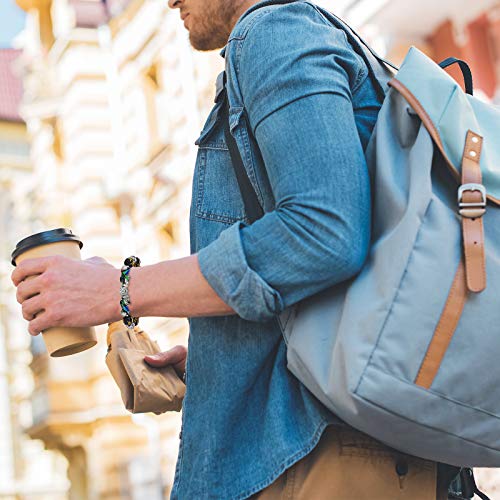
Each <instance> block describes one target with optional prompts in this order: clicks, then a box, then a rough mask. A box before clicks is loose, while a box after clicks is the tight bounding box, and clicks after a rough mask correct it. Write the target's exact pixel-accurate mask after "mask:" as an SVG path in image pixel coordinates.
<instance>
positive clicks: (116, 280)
mask: <svg viewBox="0 0 500 500" xmlns="http://www.w3.org/2000/svg"><path fill="white" fill-rule="evenodd" d="M120 275H121V271H120V269H113V270H112V272H110V283H109V285H108V288H109V297H110V298H109V300H108V301H107V304H108V308H107V309H108V310H107V313H106V316H107V318H108V320H107V322H108V323H114V322H115V321H120V320H121V319H122V315H121V307H120V299H121V297H120Z"/></svg>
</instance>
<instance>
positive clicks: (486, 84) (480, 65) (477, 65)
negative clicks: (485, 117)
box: [427, 7, 500, 98]
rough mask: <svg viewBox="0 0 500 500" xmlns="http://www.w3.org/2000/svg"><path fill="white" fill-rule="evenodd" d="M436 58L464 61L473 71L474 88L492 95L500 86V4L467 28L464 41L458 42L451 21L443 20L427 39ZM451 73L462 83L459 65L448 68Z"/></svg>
mask: <svg viewBox="0 0 500 500" xmlns="http://www.w3.org/2000/svg"><path fill="white" fill-rule="evenodd" d="M427 41H428V43H429V44H430V46H431V47H432V52H433V54H434V58H435V60H436V61H442V60H443V59H446V58H447V57H451V56H454V57H458V58H459V59H463V60H465V61H466V62H467V63H468V64H469V66H470V67H471V70H472V75H473V79H474V88H475V89H480V90H482V91H483V92H484V93H485V94H486V95H487V96H488V97H489V98H492V97H493V96H494V95H495V92H496V89H497V88H498V86H499V83H500V79H499V76H500V75H499V63H500V7H499V8H496V9H493V10H492V11H491V12H487V13H483V14H482V15H481V16H479V17H478V18H476V19H474V20H473V21H471V22H470V23H469V24H467V26H466V27H465V43H463V44H459V43H458V41H457V36H456V33H455V27H454V25H453V23H452V21H450V20H447V21H445V22H444V23H442V24H441V25H440V26H438V28H437V29H436V30H434V32H433V33H432V34H431V35H430V36H429V37H428V38H427ZM448 71H449V73H450V75H451V76H453V78H455V79H456V80H457V81H458V82H460V83H461V84H463V78H462V73H461V72H460V69H459V68H458V67H456V65H455V66H453V67H451V68H449V70H448Z"/></svg>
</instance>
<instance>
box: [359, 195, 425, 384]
mask: <svg viewBox="0 0 500 500" xmlns="http://www.w3.org/2000/svg"><path fill="white" fill-rule="evenodd" d="M432 201H433V200H432V198H431V199H430V200H429V203H428V204H427V207H426V208H425V211H424V215H423V216H422V220H421V222H420V226H419V228H418V230H417V233H416V235H415V239H414V240H413V245H412V248H411V251H410V255H409V256H408V260H407V261H406V265H405V268H404V271H403V272H402V274H401V279H400V280H399V283H398V287H397V288H396V291H395V292H394V297H393V298H392V301H391V306H390V307H389V310H388V311H387V315H386V317H385V320H384V322H383V324H382V327H381V328H380V331H379V333H378V335H377V341H376V342H375V345H374V346H373V349H372V352H371V353H370V356H369V358H368V360H367V362H366V365H365V367H364V369H363V373H362V374H361V376H360V377H359V380H358V383H357V385H356V388H355V389H354V393H357V392H358V390H359V386H360V385H361V382H362V381H363V378H364V377H365V375H366V371H367V370H368V367H369V366H370V365H371V362H372V359H373V356H374V354H375V351H376V350H377V348H378V345H379V343H380V339H381V337H382V333H383V332H384V329H385V326H386V324H387V322H388V321H389V318H390V317H391V313H392V310H393V308H394V304H395V302H396V300H397V298H398V295H399V293H400V290H401V284H402V283H403V280H404V278H405V277H406V274H407V272H408V267H409V265H410V261H411V258H412V256H413V252H414V251H415V245H416V242H417V240H418V237H419V235H420V232H421V230H422V225H423V223H424V220H425V218H426V216H427V213H428V212H429V209H430V207H431V205H432ZM391 376H392V375H391Z"/></svg>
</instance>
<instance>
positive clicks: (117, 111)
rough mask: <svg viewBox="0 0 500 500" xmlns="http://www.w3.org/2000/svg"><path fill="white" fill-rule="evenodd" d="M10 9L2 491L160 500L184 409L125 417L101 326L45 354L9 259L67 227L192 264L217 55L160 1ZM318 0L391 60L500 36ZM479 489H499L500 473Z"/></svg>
mask: <svg viewBox="0 0 500 500" xmlns="http://www.w3.org/2000/svg"><path fill="white" fill-rule="evenodd" d="M11 1H14V0H11ZM15 1H17V3H18V4H19V5H20V6H21V7H22V8H23V9H24V10H25V11H26V12H27V23H26V29H25V32H24V34H23V36H22V38H21V39H22V44H23V52H22V54H16V55H15V56H16V57H15V58H12V59H9V62H8V63H9V65H11V66H12V65H13V66H15V68H16V70H17V71H20V72H22V74H23V80H24V86H25V94H24V99H23V102H22V105H21V116H22V118H23V119H24V121H25V122H26V125H24V124H23V123H22V122H21V121H20V117H19V115H16V118H15V120H12V119H11V118H6V117H5V116H4V117H2V116H1V112H0V189H1V190H2V193H1V194H2V197H1V198H0V217H1V219H0V231H1V232H0V236H1V238H2V242H3V245H2V247H1V248H2V259H1V266H2V267H1V269H2V272H1V275H0V279H1V282H0V284H1V293H2V297H1V300H0V306H1V309H0V314H1V316H0V320H1V321H0V498H9V499H10V498H23V499H24V498H25V499H37V500H38V499H47V500H49V499H50V500H59V499H61V500H62V499H65V498H72V499H77V500H87V499H89V500H97V499H104V498H106V499H107V498H109V499H115V498H116V499H118V498H120V499H121V498H123V499H129V498H130V499H141V500H142V499H143V498H148V499H153V500H154V499H160V498H164V497H167V496H168V494H169V491H170V487H171V484H172V479H173V475H174V466H175V460H176V456H177V447H178V432H179V424H180V415H179V414H172V415H162V416H156V415H139V416H134V417H132V416H131V415H130V414H128V413H127V412H126V411H125V410H124V409H123V405H122V403H121V400H120V396H119V392H118V390H117V388H116V387H115V386H114V383H113V381H112V379H111V377H110V376H109V374H108V372H107V369H106V366H105V364H104V355H105V351H106V346H105V341H104V339H105V327H99V328H98V336H99V339H100V343H99V344H98V346H96V347H94V348H93V349H91V350H89V351H87V352H84V353H81V354H78V355H74V356H71V357H69V358H67V359H65V358H58V359H52V358H48V357H47V355H46V353H45V350H44V346H43V342H42V339H41V338H40V337H35V338H34V339H32V342H31V344H30V340H31V339H30V338H29V336H28V334H27V329H26V322H25V321H24V320H23V319H22V317H21V313H20V306H19V304H17V302H16V301H15V290H14V288H13V286H12V284H11V283H10V278H9V276H10V273H11V271H12V267H11V265H10V262H9V261H10V259H9V253H10V251H11V249H12V247H13V246H14V244H15V243H16V241H17V240H18V239H20V238H22V237H24V236H26V235H28V234H30V233H32V232H36V231H40V230H44V229H50V228H55V227H70V228H72V229H73V230H74V232H75V233H76V234H78V235H79V236H80V237H81V238H82V239H83V242H84V247H83V251H82V256H83V258H88V257H91V256H93V255H100V256H103V257H105V258H107V259H108V260H109V261H110V262H112V263H113V264H114V265H116V266H119V265H121V262H122V260H123V258H124V257H125V256H127V255H129V254H131V253H136V254H137V255H139V256H140V257H141V259H142V260H143V262H144V263H145V264H148V263H154V262H158V261H160V260H164V259H168V258H176V257H179V256H183V255H186V254H187V253H188V251H189V249H188V236H189V235H188V217H189V213H188V207H189V202H190V197H191V176H192V169H193V166H194V159H195V153H196V150H195V146H194V144H193V143H194V140H195V138H196V137H197V135H198V133H199V130H200V128H201V126H202V122H203V121H204V118H205V117H206V114H207V112H208V110H209V109H210V107H211V105H212V102H211V101H212V98H213V91H214V88H213V82H214V80H215V75H216V74H217V73H218V71H220V70H221V69H222V63H223V61H222V59H221V58H220V57H219V56H218V54H217V53H214V54H209V55H208V54H199V53H196V52H193V51H192V50H191V48H190V46H189V43H188V39H187V33H186V31H185V30H184V28H183V26H182V23H181V22H180V21H179V18H178V13H177V12H171V11H169V9H168V8H167V5H166V0H106V1H104V0H15ZM318 3H322V4H323V5H325V6H326V7H327V8H330V9H331V10H333V11H335V12H336V13H338V14H340V15H342V16H343V17H345V18H346V19H347V20H348V21H349V22H351V23H352V24H353V26H354V27H356V28H357V29H360V31H361V32H362V33H363V35H364V36H365V37H366V38H367V39H369V40H370V41H371V43H373V45H374V46H375V47H376V49H377V50H378V51H379V52H380V53H382V54H386V55H387V56H388V57H389V58H390V59H392V60H394V62H396V63H399V62H400V61H401V57H402V55H404V53H405V52H406V50H407V48H408V46H409V45H411V44H415V45H417V46H419V47H420V48H421V49H423V50H426V51H427V52H428V53H429V54H431V55H433V54H434V55H436V57H437V56H438V55H439V54H438V53H437V51H436V47H440V46H442V45H441V44H440V43H439V36H448V35H449V33H450V32H451V33H453V32H454V33H455V34H456V35H457V37H458V40H456V44H457V46H459V47H462V46H465V45H467V39H468V38H467V37H468V36H469V35H470V33H477V26H479V24H480V25H481V26H483V24H484V23H486V24H487V25H488V26H493V28H492V31H491V33H492V34H491V43H493V44H494V43H496V42H495V40H499V39H500V38H498V37H497V35H496V33H497V31H495V30H497V29H498V19H499V14H498V2H497V1H490V0H478V1H477V2H474V5H472V4H471V3H470V2H469V3H467V4H466V8H460V9H457V8H455V7H454V6H456V5H457V4H456V1H455V0H453V1H452V0H449V1H448V0H447V1H443V2H441V3H440V4H439V8H438V6H437V4H435V2H433V3H432V4H431V3H430V0H420V1H418V2H395V1H390V0H356V1H352V0H338V1H335V2H334V1H333V0H319V1H318ZM462 3H463V4H465V2H463V1H462V0H460V4H462ZM450 19H451V22H452V23H455V25H457V27H455V28H453V24H452V25H451V26H452V28H453V29H450ZM416 21H418V22H416ZM477 23H479V24H477ZM481 23H483V24H481ZM469 25H470V26H472V27H471V28H470V30H469ZM443 34H444V35H443ZM470 36H472V35H470ZM488 36H490V35H488ZM448 38H449V36H448ZM447 40H448V39H447ZM481 43H482V44H483V45H481V46H482V47H484V43H486V42H485V41H484V40H482V42H481ZM488 43H490V42H488ZM476 46H477V44H476V45H474V47H476ZM452 47H453V45H452ZM467 50H469V49H464V54H465V56H467V54H469V53H472V52H467ZM470 50H472V49H470ZM474 50H475V49H474ZM495 50H496V51H497V52H496V54H497V57H498V54H499V53H500V49H498V47H496V48H494V49H492V54H495ZM481 53H484V50H482V51H481ZM9 57H11V56H9ZM13 59H16V61H14V60H13ZM473 69H474V68H473ZM479 70H481V68H479V69H478V70H477V71H479ZM495 71H498V68H497V67H495ZM497 74H498V73H497ZM484 75H485V76H482V77H481V78H480V81H481V82H484V88H485V89H487V90H485V93H486V94H488V96H490V94H489V92H490V90H491V89H490V87H491V75H490V74H489V72H488V71H486V72H485V73H484ZM0 103H1V100H0ZM26 134H27V135H26ZM27 136H28V137H29V142H30V145H31V153H29V152H28V147H27V142H26V141H27ZM28 155H29V156H28ZM141 326H143V327H144V328H145V330H146V331H148V332H149V333H150V334H152V336H153V337H155V338H156V339H157V340H158V341H159V343H160V345H161V346H162V347H163V348H167V347H169V346H172V345H175V344H177V343H185V342H186V335H187V328H186V326H187V323H186V321H185V320H180V319H166V318H163V319H162V318H158V319H154V318H143V319H142V320H141ZM28 437H31V438H32V439H28ZM44 448H45V450H44ZM4 450H7V451H4ZM488 472H490V471H488ZM482 480H483V481H486V480H488V481H489V484H488V488H487V492H488V493H493V492H494V491H495V484H496V482H497V481H496V480H495V478H494V477H490V478H488V477H486V476H483V479H482Z"/></svg>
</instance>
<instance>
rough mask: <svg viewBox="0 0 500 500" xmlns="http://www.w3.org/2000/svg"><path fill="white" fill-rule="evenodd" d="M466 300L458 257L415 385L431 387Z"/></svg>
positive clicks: (461, 262)
mask: <svg viewBox="0 0 500 500" xmlns="http://www.w3.org/2000/svg"><path fill="white" fill-rule="evenodd" d="M466 300H467V288H466V286H465V268H464V263H463V261H462V259H460V263H459V264H458V269H457V272H456V274H455V278H454V280H453V283H452V285H451V289H450V293H449V294H448V299H447V300H446V304H445V306H444V309H443V312H442V314H441V317H440V318H439V323H438V325H437V327H436V329H435V330H434V335H433V337H432V340H431V343H430V344H429V347H428V349H427V352H426V354H425V357H424V360H423V362H422V365H421V366H420V370H419V372H418V375H417V378H416V379H415V384H416V385H419V386H421V387H424V388H425V389H429V388H430V387H431V385H432V382H433V381H434V379H435V378H436V375H437V372H438V370H439V367H440V366H441V363H442V361H443V358H444V355H445V354H446V351H447V350H448V346H449V345H450V342H451V339H452V338H453V334H454V333H455V330H456V328H457V325H458V322H459V321H460V317H461V316H462V311H463V308H464V305H465V302H466Z"/></svg>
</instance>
